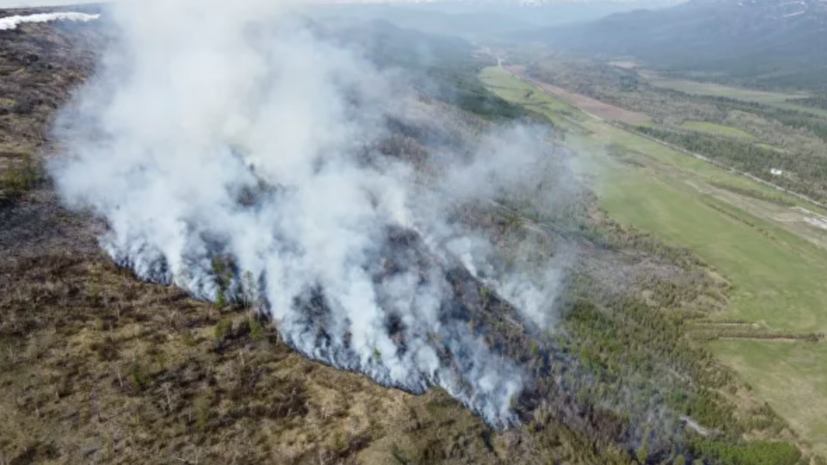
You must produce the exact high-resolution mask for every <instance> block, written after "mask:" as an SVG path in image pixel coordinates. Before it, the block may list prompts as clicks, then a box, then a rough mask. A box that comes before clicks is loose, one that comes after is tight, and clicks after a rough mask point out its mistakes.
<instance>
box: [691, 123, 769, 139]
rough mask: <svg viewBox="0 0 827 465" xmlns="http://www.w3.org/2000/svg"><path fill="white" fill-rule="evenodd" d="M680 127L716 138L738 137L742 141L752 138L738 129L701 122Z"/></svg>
mask: <svg viewBox="0 0 827 465" xmlns="http://www.w3.org/2000/svg"><path fill="white" fill-rule="evenodd" d="M681 126H683V127H684V128H686V129H691V130H693V131H700V132H706V133H709V134H714V135H717V136H726V137H739V138H742V139H752V138H753V137H752V134H750V133H748V132H746V131H742V130H740V129H737V128H733V127H730V126H724V125H721V124H714V123H705V122H703V121H686V122H684V123H683V124H682V125H681Z"/></svg>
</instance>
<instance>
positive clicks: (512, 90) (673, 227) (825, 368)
mask: <svg viewBox="0 0 827 465" xmlns="http://www.w3.org/2000/svg"><path fill="white" fill-rule="evenodd" d="M481 79H482V80H483V82H484V83H486V85H488V86H489V88H490V89H491V90H492V91H494V92H496V93H497V94H498V95H500V96H502V97H504V98H506V99H508V100H510V101H513V102H516V103H521V104H525V99H516V98H515V96H519V95H523V96H525V95H528V94H529V93H530V95H531V98H532V100H531V102H532V103H534V102H537V105H538V106H540V107H541V108H543V109H544V110H545V111H544V114H546V115H548V116H549V117H550V119H551V120H552V121H554V122H555V123H556V124H557V123H558V122H559V123H561V128H562V129H564V130H565V129H568V128H569V127H570V126H567V125H566V124H567V123H568V121H569V120H575V121H578V124H577V127H576V129H577V131H576V132H575V131H572V132H573V133H574V134H573V136H572V137H569V138H568V139H567V140H568V143H569V144H570V145H572V146H573V147H575V148H576V149H577V152H578V156H579V157H581V158H584V159H585V160H586V162H587V163H586V164H587V166H589V170H588V171H589V172H590V174H592V175H593V174H597V176H596V181H595V188H596V190H597V192H598V196H599V203H600V205H601V206H602V207H603V208H605V209H606V210H607V211H608V213H609V214H610V216H611V217H612V218H614V219H615V220H617V221H619V222H621V223H625V224H631V225H634V226H635V227H637V228H640V229H643V230H645V231H648V232H651V233H654V234H655V235H656V236H657V237H659V238H661V239H662V240H664V241H665V242H666V243H668V244H671V245H674V246H678V247H685V248H688V249H690V250H691V251H692V252H694V253H695V254H696V255H697V256H699V257H700V258H701V259H702V260H704V261H705V262H706V263H707V264H709V265H710V266H711V267H713V268H714V269H715V270H716V271H717V272H718V273H720V275H722V276H723V277H724V278H725V279H726V280H728V281H729V282H730V283H731V284H732V286H733V289H732V291H731V292H730V294H729V305H728V306H727V308H726V310H725V311H724V312H722V313H720V314H718V315H715V316H714V317H713V320H717V321H719V322H729V321H743V322H745V323H751V324H752V326H751V327H755V328H759V329H760V330H761V331H760V333H761V334H762V335H764V334H776V335H785V334H788V335H792V336H795V335H802V334H808V333H824V332H827V308H825V307H824V302H827V286H825V285H824V281H823V276H825V273H827V248H826V247H825V245H827V242H825V237H824V232H823V231H822V230H818V229H817V228H814V227H812V226H809V227H808V226H807V218H808V214H806V213H804V212H803V211H804V210H806V211H809V212H811V215H816V212H819V211H820V210H819V209H818V207H816V206H813V205H809V204H806V203H805V202H802V201H801V200H799V199H797V198H795V197H792V196H789V195H786V194H784V193H782V192H780V191H777V190H775V189H773V188H772V187H769V186H767V185H765V184H760V183H757V182H755V181H753V180H751V179H748V178H746V177H743V176H739V175H737V174H733V173H731V172H728V171H727V170H724V169H721V168H719V167H717V166H714V165H712V164H710V163H708V162H706V161H703V160H700V159H698V158H693V157H692V156H690V155H687V154H685V153H682V152H679V151H677V150H674V149H672V148H669V147H667V146H665V145H663V144H661V143H658V142H656V141H653V140H649V139H647V138H644V137H641V136H640V135H637V134H634V133H632V132H628V131H625V130H623V129H620V128H618V127H616V126H614V125H610V124H608V123H604V122H602V121H599V120H597V119H595V118H586V117H580V118H574V117H571V116H569V117H568V118H566V121H561V118H560V116H559V115H555V114H554V112H555V109H556V108H560V107H561V106H562V105H563V103H562V102H559V100H558V99H557V97H555V96H551V95H548V94H546V95H542V94H541V95H537V94H538V93H539V92H540V90H539V89H537V88H536V87H535V88H534V89H535V91H534V92H533V93H531V90H532V87H533V86H531V84H529V83H526V82H524V81H521V80H519V79H517V78H515V77H514V76H511V75H509V74H508V73H507V72H506V71H504V70H501V69H496V68H488V69H486V70H484V71H483V73H482V75H481ZM673 84H674V83H673ZM751 96H752V97H753V98H769V97H768V96H765V95H763V94H761V93H758V94H755V95H751ZM540 102H543V103H542V104H541V103H540ZM698 129H700V128H698ZM705 129H707V130H709V128H705ZM577 133H581V134H583V133H585V134H588V135H587V136H577V135H576V134H577ZM618 154H620V156H618ZM816 216H817V215H816ZM811 220H812V218H811ZM761 337H763V336H760V337H756V338H749V337H744V336H743V335H738V337H733V338H727V337H722V338H719V339H718V340H715V341H713V342H710V343H709V344H708V347H709V349H711V350H712V351H713V352H714V353H715V354H717V355H718V356H719V357H720V358H721V360H723V361H724V362H725V363H726V364H727V365H729V366H730V367H732V368H733V369H735V370H736V371H737V373H738V374H739V376H741V377H742V378H743V379H744V380H745V381H746V382H748V383H749V385H750V386H752V388H753V389H754V392H755V393H757V394H758V395H759V397H761V398H762V399H764V400H766V401H767V402H768V403H769V404H770V405H771V406H772V407H773V408H774V409H775V410H776V411H777V412H779V413H780V414H781V415H782V416H783V417H784V418H785V419H786V420H788V421H789V422H790V424H791V425H792V426H793V427H794V428H795V430H796V431H797V432H798V433H799V434H800V435H801V437H802V438H803V439H804V441H806V442H808V443H809V444H810V445H811V446H812V448H813V450H815V451H817V452H818V453H821V454H825V453H827V417H825V416H824V415H820V414H818V412H825V411H827V383H825V378H824V376H825V375H824V373H827V356H825V355H827V346H825V344H824V342H823V341H822V342H804V341H801V340H786V339H785V338H779V339H776V340H768V339H761Z"/></svg>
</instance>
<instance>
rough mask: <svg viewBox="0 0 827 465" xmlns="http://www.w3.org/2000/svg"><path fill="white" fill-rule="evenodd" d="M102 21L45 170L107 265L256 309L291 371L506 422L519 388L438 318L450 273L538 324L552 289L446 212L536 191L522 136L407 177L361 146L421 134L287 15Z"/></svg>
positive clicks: (239, 5) (170, 11)
mask: <svg viewBox="0 0 827 465" xmlns="http://www.w3.org/2000/svg"><path fill="white" fill-rule="evenodd" d="M112 17H113V20H114V22H115V23H116V25H117V26H118V28H119V30H120V38H119V41H118V43H117V44H116V45H115V46H113V48H112V50H111V51H110V53H109V54H108V55H107V57H106V59H105V60H104V62H103V65H102V68H101V71H100V73H99V75H98V76H96V77H95V78H94V79H92V80H91V81H90V83H89V84H87V86H86V87H85V88H84V89H82V91H81V92H80V93H79V97H78V99H77V101H76V102H75V104H74V105H72V106H71V107H70V108H69V109H67V110H66V111H65V112H64V114H63V116H62V119H61V122H60V124H59V126H61V127H62V130H61V131H60V132H59V136H60V137H61V140H62V142H63V145H64V147H65V148H66V153H65V154H64V156H63V157H61V158H60V159H59V160H58V161H57V162H55V163H54V164H53V166H52V173H53V174H54V177H55V179H56V184H57V187H58V189H59V192H60V193H61V194H62V196H63V198H64V199H65V200H66V202H67V203H68V204H70V205H71V206H73V207H76V208H91V209H92V210H93V211H94V212H96V213H97V214H99V215H101V216H102V217H104V218H105V219H106V220H107V222H108V224H109V232H108V233H107V234H106V235H105V236H104V237H102V238H101V244H102V246H103V247H104V248H105V250H106V251H107V252H108V253H109V254H110V255H111V256H112V257H113V258H114V259H115V260H116V261H117V262H118V263H120V264H122V265H124V266H129V267H131V268H132V269H133V270H134V271H135V273H136V274H137V275H138V276H140V277H141V278H143V279H146V280H151V281H156V282H163V283H174V284H175V285H178V286H181V287H182V288H185V289H187V290H188V291H190V292H191V293H192V294H193V295H195V296H197V297H199V298H204V299H210V300H215V299H217V298H219V294H223V293H225V292H226V293H227V295H235V294H240V293H242V292H253V293H255V294H257V295H258V298H259V300H261V301H262V302H264V305H263V309H264V310H266V311H268V312H269V313H270V314H271V315H272V317H273V319H274V321H275V322H276V323H277V324H278V327H279V330H280V332H281V333H282V335H283V337H284V339H285V340H286V341H287V342H288V343H289V344H290V345H291V346H293V347H294V348H296V349H297V350H298V351H300V352H302V353H304V354H306V355H307V356H309V357H313V358H315V359H319V360H322V361H325V362H327V363H330V364H333V365H335V366H338V367H341V368H345V369H350V370H357V371H360V372H363V373H366V374H368V375H370V376H371V377H373V378H374V379H376V380H377V381H379V382H381V383H383V384H386V385H390V386H398V387H402V388H405V389H408V390H411V391H415V392H422V391H423V390H424V389H426V388H428V387H429V386H440V387H443V388H444V389H446V390H447V391H449V392H450V393H451V394H452V395H454V396H455V397H456V398H458V399H460V400H462V401H463V402H464V403H466V404H467V405H469V406H470V407H471V408H473V409H475V410H476V411H477V412H479V413H480V414H481V415H482V416H483V417H484V418H485V419H486V420H487V421H488V422H490V423H491V424H494V425H499V426H505V425H507V424H510V423H512V422H513V414H512V412H511V402H512V399H513V398H514V396H516V395H518V394H519V393H520V391H521V388H522V384H523V381H524V380H523V374H522V372H521V370H520V368H519V367H518V366H517V365H516V364H515V363H513V362H511V361H509V360H508V359H506V358H503V357H501V356H499V355H497V354H494V353H493V352H492V350H491V349H490V348H489V347H488V344H486V342H485V339H484V337H483V335H481V334H478V333H476V332H475V331H474V330H473V329H472V328H471V327H470V325H469V324H468V321H467V320H466V319H463V318H458V317H455V316H452V315H454V314H457V313H462V308H461V307H462V305H463V304H462V303H461V302H458V301H457V298H456V294H457V292H458V291H457V290H456V289H455V284H453V283H452V282H450V280H449V279H448V278H446V273H447V272H448V271H449V270H451V269H454V268H456V267H459V266H460V265H459V263H461V262H465V263H467V264H468V265H472V263H471V262H472V261H473V260H477V262H478V263H480V264H482V265H479V266H482V267H484V268H486V269H488V268H490V269H491V270H489V271H488V272H486V273H487V274H485V276H481V275H480V279H485V280H486V282H488V283H490V284H491V285H492V286H493V287H494V288H495V289H499V290H500V292H501V293H502V295H503V296H504V297H506V298H508V299H509V300H512V303H515V304H520V305H525V306H526V307H527V309H528V310H529V318H530V319H531V320H532V321H534V322H536V323H538V324H547V322H548V320H547V319H545V318H544V316H543V315H545V314H548V312H549V311H550V305H551V300H552V299H553V297H554V295H555V294H556V289H555V288H554V286H553V285H548V286H546V287H543V286H540V287H537V286H532V285H531V284H530V282H528V281H526V282H525V283H515V282H514V281H513V276H512V277H510V278H509V277H506V276H503V275H502V274H501V273H500V274H498V273H497V272H496V271H493V270H494V266H493V265H491V264H490V260H491V258H490V257H491V253H492V252H491V250H490V249H491V247H490V245H487V242H486V240H485V235H483V234H475V233H473V232H471V231H468V230H464V229H463V228H459V227H457V226H456V225H455V224H454V223H453V222H451V221H449V220H448V219H447V218H446V212H447V210H449V209H450V205H451V204H455V203H458V202H471V201H477V200H480V199H489V198H490V199H494V198H496V197H498V196H502V195H503V194H504V193H506V192H510V191H519V190H520V189H524V190H525V189H528V187H527V186H534V187H536V186H537V182H538V180H539V179H540V176H541V174H542V173H543V172H544V168H543V166H542V162H541V160H542V158H541V156H542V155H543V150H542V148H541V145H542V144H540V145H538V144H537V143H536V140H537V139H538V138H537V137H536V134H535V135H534V136H535V137H532V135H531V134H530V132H529V131H526V130H521V129H516V130H513V131H510V132H506V133H505V134H500V135H498V136H496V137H493V136H492V137H491V138H490V139H484V140H483V141H482V143H481V144H480V147H484V149H480V150H477V151H476V156H474V157H471V159H470V160H469V159H468V157H465V158H462V157H459V156H458V155H457V154H452V153H442V154H439V155H440V157H439V159H441V160H444V161H443V162H442V163H441V165H440V169H439V170H437V173H438V174H436V175H434V176H432V177H430V178H428V179H424V180H423V178H422V176H421V175H420V174H419V173H417V172H416V170H415V169H414V168H413V167H412V166H410V165H409V164H407V163H406V162H404V161H403V160H402V159H401V158H394V157H385V156H381V155H380V154H378V153H377V152H376V150H375V149H373V147H375V145H376V142H377V141H378V140H380V139H381V138H382V137H383V136H385V135H386V130H385V129H384V127H385V118H386V117H389V116H393V117H398V118H409V119H411V118H412V119H417V118H421V116H422V115H418V116H417V115H414V113H415V112H414V111H413V110H412V109H411V108H412V107H408V103H409V102H414V99H409V98H408V97H409V96H406V95H405V93H404V92H403V91H401V90H400V89H399V88H396V87H395V86H394V85H393V82H390V81H389V80H388V79H387V78H386V77H385V76H383V74H382V73H380V72H378V71H377V70H376V69H375V68H374V67H372V66H371V65H370V64H369V63H368V62H367V61H365V60H363V59H361V58H360V57H359V56H358V55H357V54H355V53H353V52H351V51H348V50H346V49H343V48H340V47H337V46H335V45H334V44H333V43H332V42H330V41H325V40H322V39H320V38H319V37H318V36H317V34H314V32H313V31H312V30H311V29H312V28H311V27H309V26H307V24H306V23H305V22H303V20H302V19H300V18H298V17H296V16H295V15H293V14H291V13H290V11H289V10H288V8H287V6H286V5H281V4H277V3H274V2H273V1H271V0H238V1H234V2H226V1H224V0H220V1H219V0H214V1H205V0H177V1H168V0H148V1H142V2H140V3H138V2H127V3H124V4H118V5H116V6H114V7H113V12H112ZM411 105H413V103H411ZM527 140H533V141H535V142H534V143H533V145H532V144H528V143H526V141H527ZM461 158H462V159H463V160H464V161H462V162H459V161H457V160H460V159H461ZM463 243H465V244H474V245H473V247H465V248H464V249H463V247H461V246H460V247H459V248H457V246H456V244H463ZM452 244H453V245H452ZM460 249H463V250H460ZM463 254H465V255H467V254H472V255H474V257H473V260H471V261H469V260H464V259H462V258H458V257H460V256H461V255H463ZM222 257H231V259H229V260H227V261H228V264H227V266H228V267H229V270H230V271H229V273H230V275H231V276H230V279H229V284H228V285H227V283H225V284H222V278H221V277H220V276H217V271H216V266H215V263H216V260H219V261H220V260H224V258H222ZM471 271H472V273H473V274H475V275H478V274H479V273H478V271H479V270H476V269H472V270H471ZM218 274H220V273H218ZM242 276H251V277H253V282H254V283H255V286H254V289H246V288H245V282H244V279H242ZM500 278H503V279H500ZM469 279H470V278H469ZM554 280H555V282H556V281H557V278H556V277H555V279H554ZM462 292H467V291H462ZM529 307H530V308H529Z"/></svg>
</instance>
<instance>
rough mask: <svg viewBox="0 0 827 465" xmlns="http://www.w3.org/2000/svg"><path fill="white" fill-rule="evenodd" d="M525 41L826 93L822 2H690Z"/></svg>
mask: <svg viewBox="0 0 827 465" xmlns="http://www.w3.org/2000/svg"><path fill="white" fill-rule="evenodd" d="M526 35H529V36H531V37H532V38H533V39H539V40H542V41H544V42H547V43H549V44H551V45H553V46H555V47H557V48H559V49H563V50H567V51H572V52H576V53H583V54H588V55H601V56H610V57H614V56H632V57H635V58H636V59H638V60H642V61H645V62H647V64H648V65H650V66H658V67H661V68H670V69H675V70H683V71H686V70H693V71H713V72H717V73H722V74H723V75H724V76H726V77H728V78H730V79H732V80H735V81H739V82H740V83H741V84H745V85H750V86H754V87H798V88H805V89H818V90H824V89H825V88H827V82H825V81H824V79H823V76H824V72H825V70H827V53H824V51H825V50H827V2H825V1H824V0H802V1H797V2H780V1H777V0H691V1H689V2H687V3H684V4H682V5H678V6H675V7H672V8H666V9H662V10H638V11H634V12H629V13H621V14H615V15H611V16H608V17H606V18H603V19H601V20H598V21H594V22H589V23H582V24H579V25H572V26H567V27H560V28H549V29H544V30H540V31H533V32H529V33H526Z"/></svg>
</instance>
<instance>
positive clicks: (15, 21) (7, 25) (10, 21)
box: [0, 12, 100, 31]
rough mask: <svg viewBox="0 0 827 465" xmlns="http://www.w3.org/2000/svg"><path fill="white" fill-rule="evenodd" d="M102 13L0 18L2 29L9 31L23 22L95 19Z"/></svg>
mask: <svg viewBox="0 0 827 465" xmlns="http://www.w3.org/2000/svg"><path fill="white" fill-rule="evenodd" d="M99 17H100V15H90V14H85V13H73V12H65V13H39V14H33V15H15V16H6V17H5V18H0V31H8V30H12V29H17V26H19V25H20V24H22V23H48V22H51V21H81V22H87V21H94V20H96V19H98V18H99Z"/></svg>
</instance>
